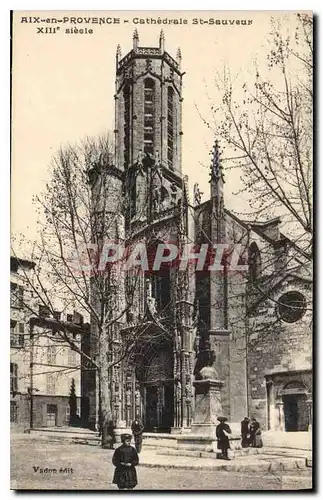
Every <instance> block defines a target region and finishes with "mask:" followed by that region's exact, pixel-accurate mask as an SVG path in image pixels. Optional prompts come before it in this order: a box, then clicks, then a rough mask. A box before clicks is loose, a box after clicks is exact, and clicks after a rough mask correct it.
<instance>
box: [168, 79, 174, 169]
mask: <svg viewBox="0 0 323 500" xmlns="http://www.w3.org/2000/svg"><path fill="white" fill-rule="evenodd" d="M167 161H168V166H169V168H173V161H174V89H173V87H168V89H167Z"/></svg>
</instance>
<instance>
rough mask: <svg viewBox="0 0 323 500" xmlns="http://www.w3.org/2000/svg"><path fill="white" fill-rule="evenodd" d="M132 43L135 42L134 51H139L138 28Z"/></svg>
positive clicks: (135, 30)
mask: <svg viewBox="0 0 323 500" xmlns="http://www.w3.org/2000/svg"><path fill="white" fill-rule="evenodd" d="M132 42H133V49H134V50H137V49H138V43H139V34H138V31H137V28H135V29H134V32H133V36H132Z"/></svg>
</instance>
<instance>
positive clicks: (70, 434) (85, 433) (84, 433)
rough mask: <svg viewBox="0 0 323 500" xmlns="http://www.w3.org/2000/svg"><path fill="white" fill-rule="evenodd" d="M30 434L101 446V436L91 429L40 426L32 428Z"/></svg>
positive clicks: (48, 438) (44, 438) (43, 438)
mask: <svg viewBox="0 0 323 500" xmlns="http://www.w3.org/2000/svg"><path fill="white" fill-rule="evenodd" d="M29 434H30V435H31V436H32V437H35V439H42V440H46V441H50V442H62V441H64V442H69V443H75V444H87V445H92V446H99V445H100V444H101V438H100V437H99V435H98V433H97V432H94V431H91V430H90V429H82V428H75V427H49V428H48V427H39V428H35V429H30V430H29Z"/></svg>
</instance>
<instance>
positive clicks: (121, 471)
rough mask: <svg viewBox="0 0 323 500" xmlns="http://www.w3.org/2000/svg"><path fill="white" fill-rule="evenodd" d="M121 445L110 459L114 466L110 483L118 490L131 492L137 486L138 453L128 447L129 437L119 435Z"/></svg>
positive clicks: (128, 435) (131, 447)
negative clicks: (116, 486)
mask: <svg viewBox="0 0 323 500" xmlns="http://www.w3.org/2000/svg"><path fill="white" fill-rule="evenodd" d="M121 441H122V445H121V446H119V448H117V449H116V450H115V452H114V454H113V457H112V463H113V465H114V466H115V471H114V476H113V480H112V482H113V483H114V484H117V485H118V488H119V490H132V489H133V488H134V487H135V486H136V485H137V484H138V481H137V471H136V465H138V463H139V457H138V453H137V452H136V450H135V448H134V447H133V446H131V445H130V443H131V435H130V434H122V435H121Z"/></svg>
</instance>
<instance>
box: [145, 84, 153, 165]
mask: <svg viewBox="0 0 323 500" xmlns="http://www.w3.org/2000/svg"><path fill="white" fill-rule="evenodd" d="M154 127H155V82H154V80H152V78H146V80H145V82H144V153H149V154H151V155H153V154H154Z"/></svg>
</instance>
